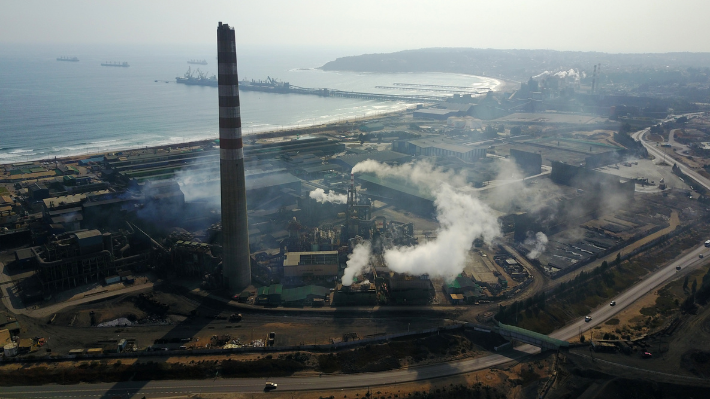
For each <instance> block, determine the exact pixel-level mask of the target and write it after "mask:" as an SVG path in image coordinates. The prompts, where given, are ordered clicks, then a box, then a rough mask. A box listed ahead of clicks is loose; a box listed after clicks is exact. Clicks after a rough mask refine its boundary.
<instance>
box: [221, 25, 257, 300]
mask: <svg viewBox="0 0 710 399" xmlns="http://www.w3.org/2000/svg"><path fill="white" fill-rule="evenodd" d="M217 64H218V72H217V74H218V83H219V169H220V178H221V189H222V248H223V255H222V266H223V269H222V273H223V275H224V277H225V278H226V279H227V284H228V285H229V289H230V290H231V291H241V290H243V289H244V288H246V287H247V286H248V285H249V284H251V265H250V260H249V259H250V257H249V232H248V227H247V193H246V185H245V180H244V149H243V148H242V118H241V115H240V113H239V78H238V77H237V46H236V41H235V39H234V28H230V27H229V25H227V24H222V23H221V22H220V23H219V26H218V27H217Z"/></svg>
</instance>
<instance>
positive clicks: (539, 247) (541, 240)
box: [524, 231, 548, 259]
mask: <svg viewBox="0 0 710 399" xmlns="http://www.w3.org/2000/svg"><path fill="white" fill-rule="evenodd" d="M547 242H548V240H547V236H546V235H545V233H543V232H542V231H538V232H537V233H536V234H535V236H534V237H533V236H532V235H531V236H530V237H528V238H527V239H526V240H525V242H524V244H525V245H531V246H534V247H533V249H532V251H530V253H528V255H527V256H528V259H537V257H538V256H540V254H541V253H543V252H544V251H545V247H547Z"/></svg>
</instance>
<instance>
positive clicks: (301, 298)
mask: <svg viewBox="0 0 710 399" xmlns="http://www.w3.org/2000/svg"><path fill="white" fill-rule="evenodd" d="M329 294H330V289H329V288H326V287H321V286H318V285H307V286H305V287H297V288H285V289H284V290H283V293H282V294H281V301H282V303H283V305H284V306H288V307H302V306H309V305H310V306H322V305H323V303H324V302H325V300H326V298H328V296H329Z"/></svg>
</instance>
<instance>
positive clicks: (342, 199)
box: [309, 188, 348, 204]
mask: <svg viewBox="0 0 710 399" xmlns="http://www.w3.org/2000/svg"><path fill="white" fill-rule="evenodd" d="M309 196H310V197H311V198H313V199H314V200H316V201H318V202H320V203H321V204H322V203H325V202H332V203H334V204H346V203H347V202H348V196H347V195H345V194H337V193H335V192H333V191H329V192H328V193H327V194H326V193H325V190H323V189H322V188H317V189H315V190H313V191H311V193H310V194H309Z"/></svg>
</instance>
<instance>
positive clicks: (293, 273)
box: [283, 251, 340, 279]
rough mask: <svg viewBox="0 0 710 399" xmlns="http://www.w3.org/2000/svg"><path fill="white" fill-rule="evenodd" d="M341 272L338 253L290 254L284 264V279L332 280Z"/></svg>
mask: <svg viewBox="0 0 710 399" xmlns="http://www.w3.org/2000/svg"><path fill="white" fill-rule="evenodd" d="M339 270H340V266H339V260H338V251H318V252H288V253H287V254H286V258H285V259H284V263H283V273H284V278H286V279H290V278H303V277H318V278H326V279H332V278H335V277H337V276H338V271H339Z"/></svg>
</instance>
